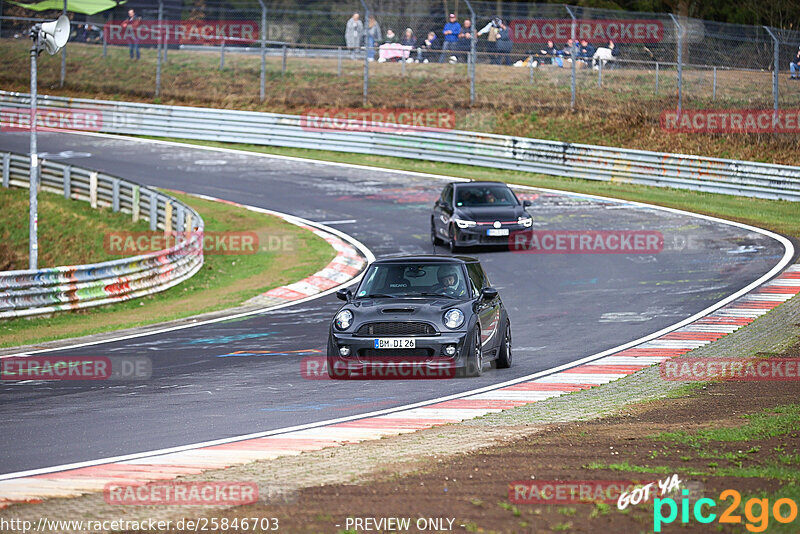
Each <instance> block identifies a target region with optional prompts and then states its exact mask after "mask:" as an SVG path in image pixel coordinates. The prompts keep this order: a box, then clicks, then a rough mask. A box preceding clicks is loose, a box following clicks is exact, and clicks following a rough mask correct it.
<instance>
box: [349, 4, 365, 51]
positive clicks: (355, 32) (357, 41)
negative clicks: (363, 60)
mask: <svg viewBox="0 0 800 534" xmlns="http://www.w3.org/2000/svg"><path fill="white" fill-rule="evenodd" d="M363 39H364V23H363V22H361V16H360V15H359V14H358V13H353V16H352V17H350V20H348V21H347V25H346V26H345V29H344V42H345V43H346V44H347V48H348V49H349V50H350V57H351V58H353V59H355V57H356V50H358V48H359V47H360V46H361V41H362V40H363Z"/></svg>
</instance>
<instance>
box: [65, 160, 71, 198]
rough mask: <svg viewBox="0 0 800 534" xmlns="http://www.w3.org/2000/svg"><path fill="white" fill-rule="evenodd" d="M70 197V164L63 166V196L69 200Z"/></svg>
mask: <svg viewBox="0 0 800 534" xmlns="http://www.w3.org/2000/svg"><path fill="white" fill-rule="evenodd" d="M71 197H72V166H71V165H67V166H66V167H64V198H66V199H67V200H69V199H70V198H71Z"/></svg>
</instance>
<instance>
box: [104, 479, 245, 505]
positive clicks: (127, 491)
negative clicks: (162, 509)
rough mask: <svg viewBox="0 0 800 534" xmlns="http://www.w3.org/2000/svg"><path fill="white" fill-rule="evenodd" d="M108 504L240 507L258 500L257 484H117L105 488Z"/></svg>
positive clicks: (109, 484) (112, 483) (107, 485)
mask: <svg viewBox="0 0 800 534" xmlns="http://www.w3.org/2000/svg"><path fill="white" fill-rule="evenodd" d="M103 498H104V499H105V501H106V503H108V504H119V505H139V506H143V505H146V506H154V505H155V506H157V505H170V506H190V505H199V506H221V505H222V506H240V505H242V504H252V503H254V502H256V501H258V485H257V484H256V483H255V482H152V483H150V484H144V485H141V484H116V483H114V482H109V483H108V484H106V485H105V487H104V488H103Z"/></svg>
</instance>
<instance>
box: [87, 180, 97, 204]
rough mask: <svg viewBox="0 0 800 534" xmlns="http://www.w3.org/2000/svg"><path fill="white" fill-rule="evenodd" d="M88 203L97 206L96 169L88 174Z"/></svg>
mask: <svg viewBox="0 0 800 534" xmlns="http://www.w3.org/2000/svg"><path fill="white" fill-rule="evenodd" d="M89 205H90V206H91V207H92V209H95V208H97V171H94V172H92V173H90V174H89Z"/></svg>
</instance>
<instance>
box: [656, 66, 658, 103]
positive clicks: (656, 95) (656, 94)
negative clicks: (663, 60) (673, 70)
mask: <svg viewBox="0 0 800 534" xmlns="http://www.w3.org/2000/svg"><path fill="white" fill-rule="evenodd" d="M656 96H658V61H656Z"/></svg>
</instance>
